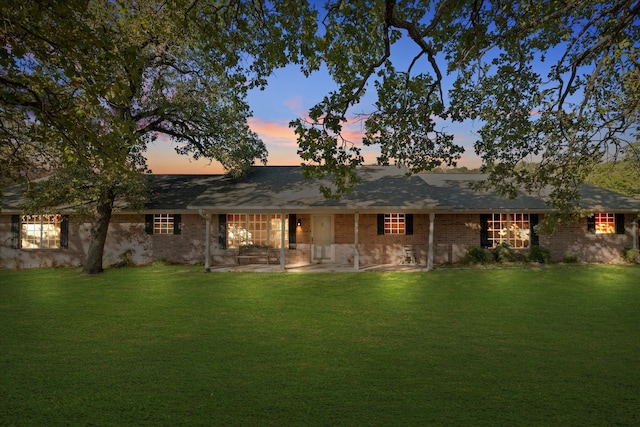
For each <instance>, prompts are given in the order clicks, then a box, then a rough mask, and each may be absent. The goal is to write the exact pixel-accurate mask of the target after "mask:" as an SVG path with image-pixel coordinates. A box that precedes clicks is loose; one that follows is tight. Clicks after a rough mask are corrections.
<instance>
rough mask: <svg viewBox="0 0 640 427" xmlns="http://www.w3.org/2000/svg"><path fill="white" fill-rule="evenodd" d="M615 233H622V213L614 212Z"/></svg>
mask: <svg viewBox="0 0 640 427" xmlns="http://www.w3.org/2000/svg"><path fill="white" fill-rule="evenodd" d="M615 221H616V234H624V214H616V219H615Z"/></svg>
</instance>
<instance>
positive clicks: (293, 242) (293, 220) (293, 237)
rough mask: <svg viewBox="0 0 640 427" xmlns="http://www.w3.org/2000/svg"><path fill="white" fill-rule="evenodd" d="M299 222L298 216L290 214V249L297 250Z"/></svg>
mask: <svg viewBox="0 0 640 427" xmlns="http://www.w3.org/2000/svg"><path fill="white" fill-rule="evenodd" d="M297 226H298V222H297V220H296V214H289V249H295V248H296V227H297Z"/></svg>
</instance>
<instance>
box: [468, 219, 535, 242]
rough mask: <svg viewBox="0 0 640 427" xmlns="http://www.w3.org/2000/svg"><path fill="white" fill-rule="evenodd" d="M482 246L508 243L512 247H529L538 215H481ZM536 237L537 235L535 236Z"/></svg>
mask: <svg viewBox="0 0 640 427" xmlns="http://www.w3.org/2000/svg"><path fill="white" fill-rule="evenodd" d="M480 222H481V229H482V232H481V240H482V246H486V247H491V248H495V247H496V246H498V245H499V244H501V243H507V244H508V245H510V246H511V247H512V248H527V247H529V245H530V244H536V242H531V236H532V235H533V234H534V233H533V227H534V226H535V225H536V224H537V223H538V221H537V215H529V214H522V213H512V214H488V215H481V217H480ZM534 237H535V236H534Z"/></svg>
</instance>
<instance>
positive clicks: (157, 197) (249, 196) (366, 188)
mask: <svg viewBox="0 0 640 427" xmlns="http://www.w3.org/2000/svg"><path fill="white" fill-rule="evenodd" d="M405 172H406V171H405V170H404V169H401V168H397V167H393V166H389V167H381V166H370V167H362V168H359V169H358V175H359V176H360V178H361V179H362V183H360V184H359V185H357V186H356V187H355V189H354V191H353V192H352V193H351V194H348V195H345V196H344V197H342V198H341V199H339V200H333V199H330V200H327V199H325V198H324V196H323V195H322V194H321V192H320V190H319V187H320V181H318V180H314V181H309V180H306V179H305V178H304V177H303V176H302V170H301V168H300V167H299V166H268V167H267V166H263V167H254V168H252V170H251V172H250V173H249V174H248V175H247V176H245V177H243V178H239V179H233V178H231V177H229V176H226V175H150V176H149V183H150V191H151V196H152V197H151V198H150V200H149V202H147V203H146V204H145V207H144V210H145V211H147V212H154V211H155V212H159V211H163V212H166V211H173V212H175V211H186V210H198V209H206V210H207V211H209V212H220V213H228V212H312V211H313V212H320V211H327V212H329V211H331V212H378V213H379V212H418V211H437V212H452V211H456V212H496V211H511V212H513V211H517V212H527V211H533V212H535V211H539V212H542V211H548V210H549V207H548V206H547V205H546V203H545V198H544V197H543V196H538V195H527V194H524V193H523V194H520V195H519V197H517V198H516V199H513V200H510V199H507V198H504V197H501V196H499V195H497V194H496V193H495V192H480V191H474V190H473V189H472V188H471V184H473V183H477V182H478V181H479V180H482V179H484V178H485V176H484V175H470V174H419V175H411V176H407V175H406V173H405ZM19 190H20V188H19V187H10V188H8V189H5V190H4V195H3V200H2V210H3V211H4V212H5V213H6V212H19V210H20V205H21V203H22V200H23V199H22V195H21V193H20V191H19ZM581 194H582V196H583V198H582V200H581V202H580V204H581V206H582V207H583V208H584V209H586V210H588V211H592V212H595V211H599V212H638V211H640V200H637V199H632V198H629V197H625V196H622V195H620V194H617V193H614V192H612V191H608V190H605V189H602V188H598V187H594V186H591V185H583V186H582V187H581Z"/></svg>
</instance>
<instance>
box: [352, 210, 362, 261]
mask: <svg viewBox="0 0 640 427" xmlns="http://www.w3.org/2000/svg"><path fill="white" fill-rule="evenodd" d="M354 219H355V224H354V234H355V239H354V240H355V242H354V243H353V269H354V270H356V271H358V270H360V248H359V246H360V245H359V243H358V240H359V232H360V226H359V221H360V214H358V213H357V212H356V213H355V214H354Z"/></svg>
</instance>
